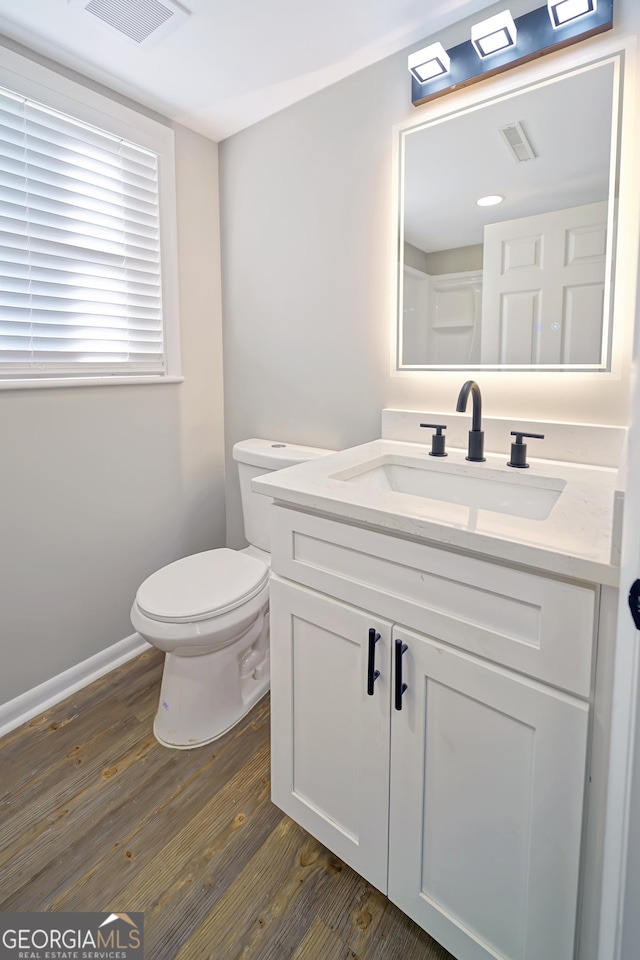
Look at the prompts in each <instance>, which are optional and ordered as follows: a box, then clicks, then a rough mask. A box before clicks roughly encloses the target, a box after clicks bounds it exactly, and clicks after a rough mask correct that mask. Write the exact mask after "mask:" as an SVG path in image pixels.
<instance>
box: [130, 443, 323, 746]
mask: <svg viewBox="0 0 640 960" xmlns="http://www.w3.org/2000/svg"><path fill="white" fill-rule="evenodd" d="M333 452H334V451H332V450H324V449H320V448H318V447H303V446H294V445H293V444H288V443H278V442H276V441H272V440H257V439H254V440H243V441H241V442H240V443H236V444H235V446H234V448H233V458H234V460H236V462H237V463H238V473H239V476H240V493H241V497H242V512H243V516H244V530H245V536H246V538H247V540H248V541H249V546H248V547H246V548H245V549H244V550H230V549H227V548H226V547H222V548H219V549H217V550H206V551H205V552H204V553H196V554H194V555H193V556H190V557H184V558H183V559H182V560H176V561H175V562H174V563H170V564H169V565H168V566H166V567H162V569H161V570H158V571H157V572H156V573H153V574H152V575H151V576H150V577H148V578H147V579H146V580H145V581H144V583H143V584H142V585H141V586H140V588H139V589H138V592H137V594H136V598H135V601H134V603H133V607H132V609H131V622H132V624H133V627H134V629H135V630H136V631H137V632H138V633H139V634H140V635H141V636H142V637H144V639H145V640H147V641H148V642H149V643H150V644H152V645H153V646H154V647H157V648H158V649H159V650H163V651H164V652H165V654H166V657H165V663H164V672H163V674H162V687H161V690H160V703H159V705H158V712H157V714H156V717H155V720H154V724H153V732H154V734H155V736H156V738H157V739H158V740H159V742H160V743H161V744H163V745H164V746H166V747H174V748H177V749H179V750H188V749H190V748H192V747H198V746H202V745H204V744H205V743H210V742H211V741H212V740H216V739H217V738H218V737H221V736H222V734H223V733H226V732H227V730H230V729H231V727H233V726H234V725H235V724H236V723H237V722H238V720H240V719H241V718H242V717H243V716H244V715H245V714H246V713H247V712H248V711H249V710H250V709H251V707H252V706H253V705H254V704H255V703H257V701H258V700H259V699H260V698H261V697H262V696H264V694H265V693H266V692H267V690H268V689H269V570H270V565H271V556H270V553H269V550H270V546H271V544H270V526H269V523H270V508H271V498H270V497H264V496H262V495H260V494H257V493H253V491H252V490H251V478H252V477H257V476H259V475H261V474H264V473H270V472H272V471H274V470H281V469H283V468H284V467H291V466H293V465H294V464H296V463H302V462H304V461H305V460H313V459H315V458H316V457H321V456H326V455H327V454H329V453H333Z"/></svg>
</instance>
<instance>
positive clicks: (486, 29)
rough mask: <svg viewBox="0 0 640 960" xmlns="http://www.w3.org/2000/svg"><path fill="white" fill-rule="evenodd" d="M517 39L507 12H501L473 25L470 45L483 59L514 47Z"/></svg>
mask: <svg viewBox="0 0 640 960" xmlns="http://www.w3.org/2000/svg"><path fill="white" fill-rule="evenodd" d="M517 38H518V29H517V27H516V25H515V23H514V22H513V17H512V16H511V13H510V12H509V10H503V11H502V13H498V14H496V16H495V17H489V19H488V20H482V21H481V22H480V23H474V25H473V26H472V27H471V43H472V44H473V45H474V47H475V48H476V53H477V54H478V56H479V57H483V58H484V57H490V56H491V55H492V54H493V53H500V51H501V50H508V49H509V47H514V46H515V44H516V40H517Z"/></svg>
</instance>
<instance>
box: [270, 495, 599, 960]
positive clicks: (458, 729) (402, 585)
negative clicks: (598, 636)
mask: <svg viewBox="0 0 640 960" xmlns="http://www.w3.org/2000/svg"><path fill="white" fill-rule="evenodd" d="M273 516H274V520H273V533H272V562H273V570H274V578H273V581H272V593H271V638H272V639H271V644H272V715H273V727H272V730H273V737H272V741H273V747H272V749H273V760H272V775H273V786H272V791H273V792H272V796H273V800H274V802H275V803H276V804H278V806H280V807H281V808H282V809H283V810H284V811H285V812H286V813H288V814H289V815H290V816H291V817H293V818H294V819H295V820H296V821H297V822H298V823H300V824H301V825H302V826H303V827H304V828H305V829H307V830H308V831H309V832H310V833H311V834H313V835H314V836H316V837H317V838H318V839H319V840H320V841H321V842H322V843H324V844H325V845H326V846H328V847H329V848H330V849H331V850H333V851H334V852H335V853H336V854H337V855H338V856H340V857H341V858H342V859H344V860H345V861H346V862H347V863H349V864H350V865H351V866H352V867H353V868H354V869H355V870H357V871H358V872H359V873H361V874H362V875H363V876H364V877H365V878H366V879H368V880H370V881H371V883H373V884H374V885H375V886H376V887H378V888H379V889H380V890H382V891H383V892H385V893H387V895H388V896H389V898H390V899H391V900H392V901H394V902H395V903H396V904H397V905H398V906H399V907H400V908H401V909H402V910H404V911H405V912H406V913H407V914H408V915H409V916H411V917H412V918H413V919H414V920H415V921H416V922H417V923H419V924H420V925H421V926H422V927H424V929H425V930H427V931H428V932H429V933H430V934H431V935H432V936H433V937H434V938H435V939H436V940H438V941H439V942H440V943H442V944H443V946H445V947H446V948H447V949H448V950H449V951H450V952H451V953H452V954H453V955H454V956H456V957H457V958H459V960H488V958H494V960H495V958H504V960H539V958H540V957H553V958H554V960H572V958H573V955H574V939H575V925H576V910H577V897H578V873H579V865H580V846H581V836H582V819H583V818H582V810H583V797H584V791H585V770H586V757H587V738H588V720H589V695H590V690H591V674H592V656H593V648H594V630H595V620H596V611H597V605H598V588H597V587H592V586H589V585H588V584H580V583H574V582H569V581H566V580H558V579H555V578H551V577H548V576H545V575H543V574H540V573H537V572H533V571H529V570H523V569H515V568H510V567H508V566H503V565H501V564H497V563H493V562H491V561H488V560H484V559H480V558H478V557H475V556H472V555H470V554H463V553H454V552H451V551H449V550H446V549H442V548H441V547H439V546H436V545H431V544H429V543H426V542H416V541H409V540H406V539H400V538H398V537H393V536H390V535H388V534H385V533H382V532H378V531H377V530H372V529H365V528H362V527H357V526H352V525H350V524H348V523H342V522H336V521H334V520H331V519H327V518H325V517H321V516H317V515H314V514H312V513H305V512H302V511H298V510H292V509H288V508H285V507H281V506H275V507H274V508H273ZM370 631H373V637H374V643H373V646H374V650H375V663H374V664H371V662H370V659H369V646H370V644H371V641H370V639H369V638H370V636H371V634H370ZM377 635H379V639H378V640H377V641H375V637H376V636H377ZM397 645H399V646H400V651H404V652H400V651H398V652H396V647H397ZM405 647H406V649H405ZM397 659H400V660H401V670H402V676H401V677H400V676H399V673H398V671H397V666H396V660H397ZM372 669H373V670H375V671H379V676H378V677H377V679H375V681H373V682H372V678H371V674H372ZM402 684H406V685H407V686H406V690H405V691H404V693H403V694H402V696H400V689H401V685H402ZM398 706H400V707H401V709H397V707H398Z"/></svg>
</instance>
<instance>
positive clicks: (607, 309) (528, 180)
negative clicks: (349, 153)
mask: <svg viewBox="0 0 640 960" xmlns="http://www.w3.org/2000/svg"><path fill="white" fill-rule="evenodd" d="M619 67H620V63H619V61H618V59H617V58H615V57H614V58H610V59H608V60H605V61H600V62H598V63H597V64H595V65H589V66H587V67H581V68H580V69H576V70H574V71H570V72H566V73H563V74H562V75H560V76H556V77H551V78H549V79H548V80H546V81H544V82H541V83H537V84H536V85H533V86H532V85H529V86H527V87H525V88H523V89H522V90H519V91H515V92H514V93H512V94H510V95H508V96H501V97H499V98H494V99H490V100H485V101H484V102H481V103H479V104H477V105H476V106H474V107H472V108H469V109H466V110H463V111H460V110H458V111H456V112H454V113H452V114H449V115H446V116H444V117H443V116H442V115H438V116H437V117H436V118H434V119H433V120H429V119H427V120H425V121H423V122H422V123H420V124H416V125H413V126H411V127H409V128H405V129H404V130H402V131H401V132H400V150H399V156H400V164H401V170H400V174H401V175H400V184H401V190H400V216H399V228H400V236H399V240H400V242H399V251H400V262H399V277H398V280H399V283H398V288H399V297H398V341H397V342H398V357H397V359H398V368H399V369H413V370H415V369H433V368H445V369H446V368H449V369H457V368H463V369H468V368H469V367H488V368H493V369H513V368H515V369H545V370H555V369H557V370H606V369H608V366H609V363H610V347H611V332H612V331H611V314H612V279H613V262H614V251H615V219H616V218H615V213H616V203H615V199H616V198H615V188H616V187H615V185H616V179H617V178H616V161H617V155H618V143H617V138H618V109H617V104H618V86H619V75H620V70H619ZM489 195H498V196H502V197H504V200H503V201H502V202H501V203H499V204H497V205H495V206H481V205H478V202H477V201H478V200H479V199H480V198H483V197H487V196H489Z"/></svg>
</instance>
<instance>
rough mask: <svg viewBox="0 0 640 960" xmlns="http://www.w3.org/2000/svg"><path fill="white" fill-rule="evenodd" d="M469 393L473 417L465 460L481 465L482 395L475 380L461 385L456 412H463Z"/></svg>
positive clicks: (482, 451)
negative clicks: (471, 399)
mask: <svg viewBox="0 0 640 960" xmlns="http://www.w3.org/2000/svg"><path fill="white" fill-rule="evenodd" d="M470 393H471V395H472V398H473V415H472V417H471V430H470V431H469V453H468V454H467V460H473V461H474V462H476V463H482V462H483V461H484V460H485V457H484V456H483V454H484V431H483V430H482V395H481V393H480V387H479V386H478V384H477V383H476V382H475V380H467V382H466V383H463V384H462V389H461V390H460V393H459V394H458V403H457V405H456V410H457V411H458V413H464V412H465V410H466V409H467V400H468V399H469V394H470Z"/></svg>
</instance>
